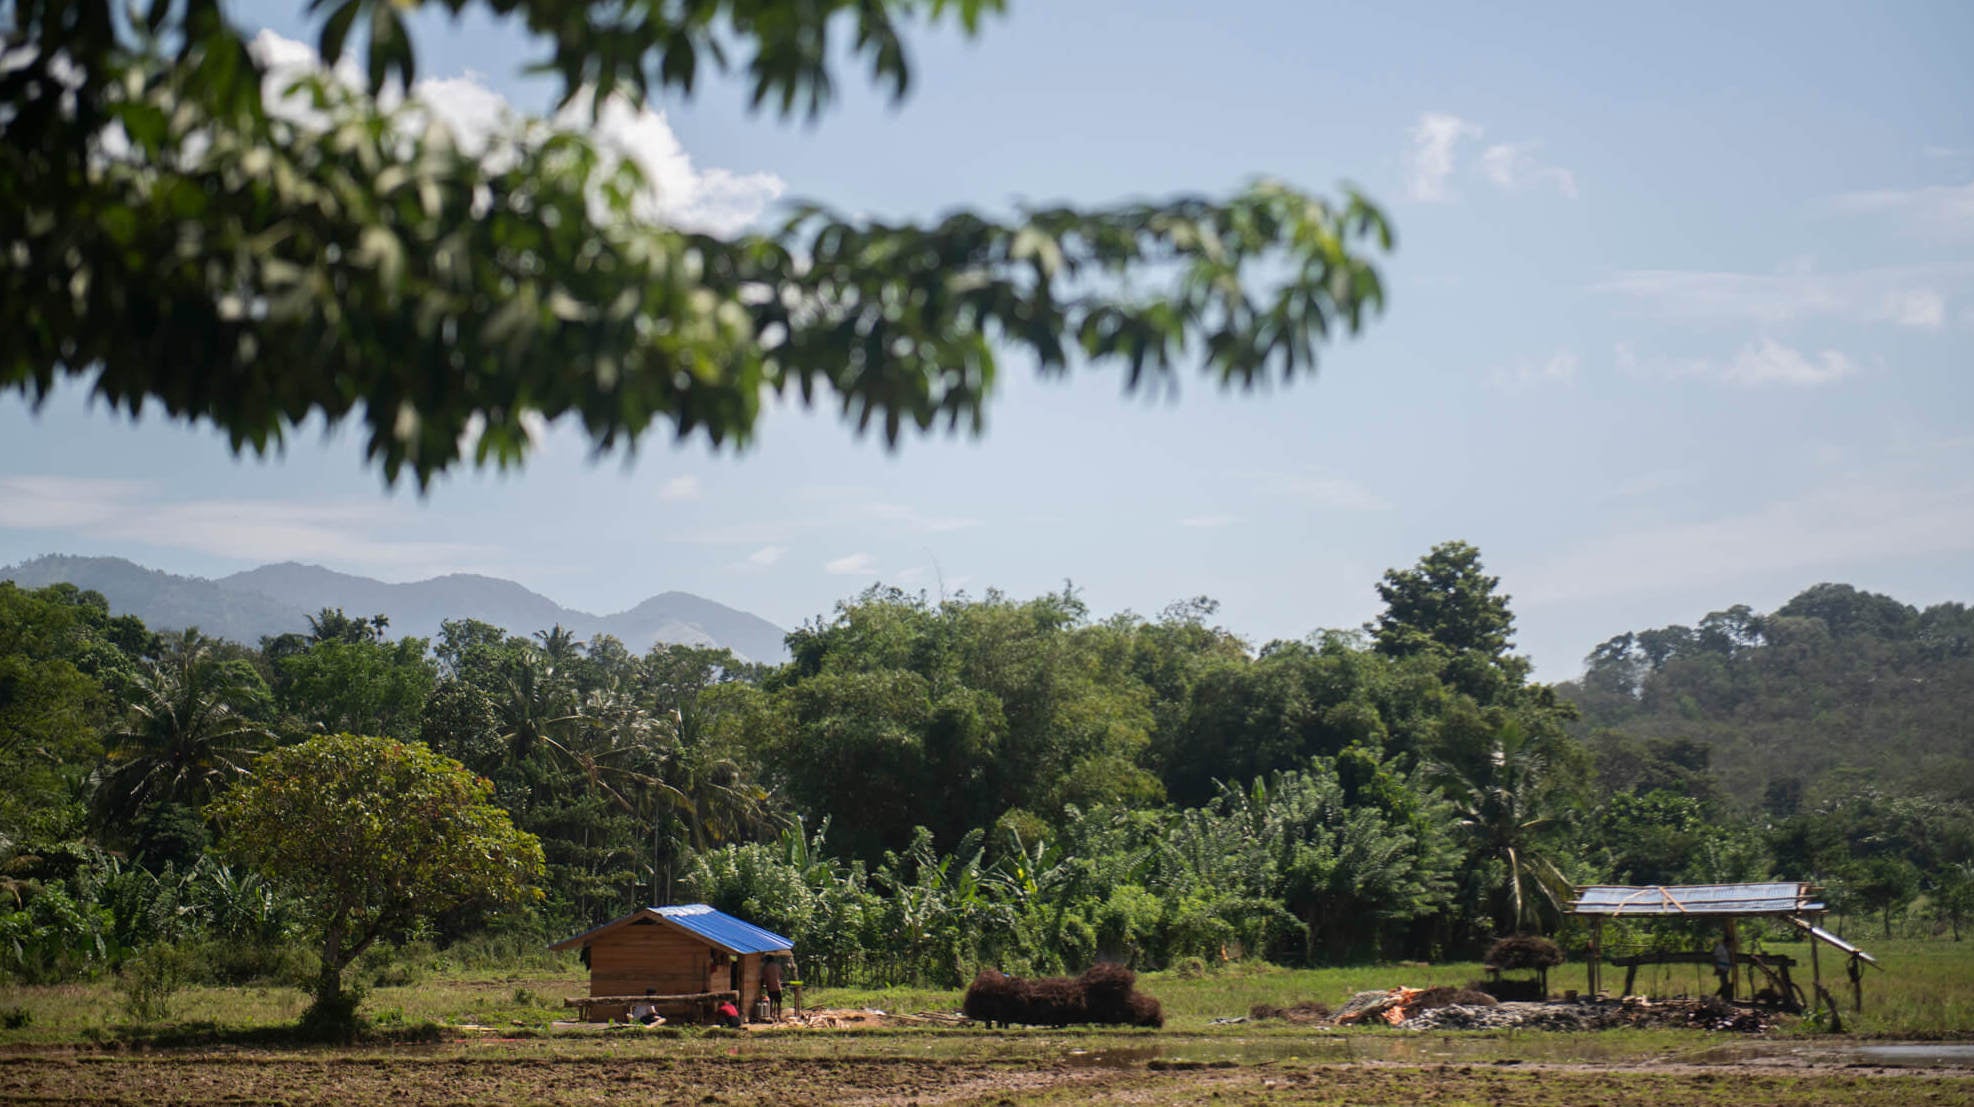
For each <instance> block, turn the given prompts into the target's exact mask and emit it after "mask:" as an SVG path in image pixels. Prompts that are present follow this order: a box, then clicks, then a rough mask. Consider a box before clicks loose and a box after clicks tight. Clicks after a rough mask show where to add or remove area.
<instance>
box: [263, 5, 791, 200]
mask: <svg viewBox="0 0 1974 1107" xmlns="http://www.w3.org/2000/svg"><path fill="white" fill-rule="evenodd" d="M252 49H253V51H254V53H255V56H256V57H258V58H259V59H260V60H261V62H262V64H263V65H265V66H266V67H267V68H268V70H269V73H268V77H267V81H266V86H265V87H266V89H267V91H268V92H269V96H268V99H269V101H270V102H271V103H273V104H274V110H275V111H276V113H277V114H281V115H284V116H286V117H288V118H290V119H294V120H296V121H299V122H311V121H313V120H314V119H315V118H316V116H315V113H314V112H313V110H312V109H310V108H308V107H306V106H304V105H303V104H302V103H301V102H300V101H299V100H298V99H293V98H289V99H287V100H285V101H283V100H282V99H281V97H282V94H283V93H285V91H286V90H287V89H288V87H290V86H291V85H292V84H293V83H294V82H295V81H296V80H297V79H298V78H301V77H303V76H306V75H308V74H309V73H311V72H316V71H319V70H320V69H321V59H320V56H319V55H318V54H317V53H316V52H315V50H314V48H313V47H311V46H309V45H307V44H306V43H301V42H296V41H295V40H293V39H289V38H284V37H282V36H280V35H277V34H275V33H274V32H272V31H266V30H263V31H261V32H260V33H259V34H258V35H256V36H255V38H254V41H253V44H252ZM336 75H337V77H338V79H339V80H341V81H342V82H344V83H345V84H348V85H351V86H352V87H355V86H357V85H359V84H360V83H361V81H360V75H359V74H358V73H357V71H356V69H355V67H354V66H353V65H352V64H351V63H350V62H349V60H348V59H347V58H346V59H345V60H344V62H343V63H342V64H339V65H338V66H337V68H336ZM411 99H412V100H413V101H414V102H415V103H416V104H418V105H419V106H421V107H423V108H424V109H426V110H427V111H429V112H430V113H431V115H432V117H433V118H435V119H436V120H438V121H439V122H441V123H443V124H444V125H445V127H446V129H447V130H448V131H450V132H451V134H452V135H453V140H454V141H455V142H456V143H457V144H458V146H459V148H460V149H462V150H465V151H468V152H469V153H474V154H476V155H477V154H479V153H481V152H483V151H486V150H487V149H488V148H489V147H490V146H491V145H492V139H493V138H494V136H496V135H498V134H502V133H504V132H507V131H510V130H512V129H514V128H515V127H516V126H517V125H518V124H519V121H520V120H521V119H522V118H524V113H522V112H519V111H517V110H516V109H515V108H514V105H513V104H512V103H511V102H510V101H508V100H507V98H506V97H504V96H502V95H501V94H500V93H498V92H496V91H495V90H493V89H492V88H489V87H488V86H487V85H486V83H485V81H484V80H483V79H482V78H481V77H480V76H479V75H478V74H476V73H471V72H469V73H466V74H464V75H462V76H458V77H444V78H436V79H435V78H427V79H424V80H421V81H418V82H417V83H416V84H414V85H413V86H412V91H411ZM592 104H593V102H592V101H591V99H590V98H589V97H588V96H585V95H579V96H577V97H576V98H575V99H574V100H572V101H571V102H570V103H569V105H568V106H567V107H565V108H563V109H562V110H561V111H559V112H557V113H556V115H555V117H554V118H553V120H551V122H552V123H553V124H554V125H555V126H556V127H558V128H560V129H565V130H575V131H587V132H589V136H590V139H591V141H593V142H594V143H595V144H596V145H597V146H598V147H599V148H601V149H603V150H605V151H607V152H611V153H614V154H616V155H617V156H619V157H623V158H626V159H628V160H630V161H631V162H633V163H634V164H636V165H637V167H638V168H639V169H640V170H641V171H642V172H643V173H644V176H645V180H646V183H647V184H648V185H649V189H650V191H649V192H648V194H646V195H645V196H642V197H639V198H638V200H637V202H636V204H635V206H634V210H635V211H636V212H637V214H638V215H639V217H641V218H644V219H650V220H654V221H658V222H664V223H669V224H673V225H676V226H680V227H685V228H689V229H692V230H703V231H707V232H710V233H712V234H721V235H725V234H733V233H735V232H737V231H739V230H741V229H742V228H744V227H746V226H747V225H748V224H749V223H751V222H753V221H754V219H755V218H756V217H758V216H759V215H760V214H761V212H762V211H764V210H766V208H767V207H768V205H770V204H772V203H773V202H774V201H775V200H777V199H779V198H780V197H781V195H782V194H783V193H784V192H785V191H787V188H788V186H787V182H785V181H783V180H782V179H781V178H780V177H778V176H776V175H775V174H772V173H735V172H733V171H732V170H728V169H718V168H707V169H702V168H699V167H698V166H696V165H694V164H693V161H692V157H691V155H689V154H687V153H686V151H685V148H684V147H683V146H681V145H680V144H679V140H678V136H677V135H676V134H674V133H673V131H672V128H671V124H670V123H669V122H668V121H667V120H666V118H665V113H663V112H658V111H652V110H651V109H650V108H648V107H645V106H644V105H642V104H634V103H632V102H630V101H628V100H626V99H624V98H621V97H612V98H610V99H609V100H606V101H605V102H604V103H603V106H602V109H601V110H600V111H595V112H594V113H592Z"/></svg>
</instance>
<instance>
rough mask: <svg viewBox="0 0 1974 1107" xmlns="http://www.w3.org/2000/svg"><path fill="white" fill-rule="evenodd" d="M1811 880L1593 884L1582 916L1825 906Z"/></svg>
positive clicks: (1768, 911) (1770, 911)
mask: <svg viewBox="0 0 1974 1107" xmlns="http://www.w3.org/2000/svg"><path fill="white" fill-rule="evenodd" d="M1814 894H1815V892H1814V890H1813V889H1812V888H1811V887H1810V885H1808V884H1803V883H1799V882H1793V881H1792V882H1774V883H1767V884H1666V885H1656V884H1655V885H1647V886H1645V887H1642V888H1641V887H1632V886H1628V885H1621V884H1593V885H1589V886H1587V887H1584V888H1580V889H1578V890H1577V898H1576V902H1574V903H1572V904H1571V905H1570V911H1571V913H1573V914H1577V915H1689V916H1691V915H1701V916H1709V917H1716V918H1717V917H1720V916H1724V915H1793V914H1796V913H1798V912H1814V911H1821V910H1823V904H1821V903H1816V902H1813V901H1812V900H1811V897H1812V896H1813V895H1814Z"/></svg>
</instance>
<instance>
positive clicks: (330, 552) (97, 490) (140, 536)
mask: <svg viewBox="0 0 1974 1107" xmlns="http://www.w3.org/2000/svg"><path fill="white" fill-rule="evenodd" d="M162 488H163V486H162V485H161V484H158V483H156V482H148V481H117V480H87V479H79V478H69V477H5V478H0V526H8V527H14V528H18V529H21V530H52V531H62V532H67V533H69V534H72V535H76V536H80V537H85V538H93V539H99V540H112V541H119V542H139V543H144V544H146V545H152V546H162V547H166V548H169V549H180V550H193V551H197V552H199V553H205V554H211V555H213V556H216V557H224V558H228V559H233V560H244V561H320V562H336V563H341V564H347V565H357V566H362V567H364V568H367V569H383V570H394V571H398V572H407V573H410V572H447V571H454V570H458V569H461V568H463V567H464V566H465V563H467V562H470V561H476V560H479V559H482V558H485V557H487V556H489V555H490V554H491V552H492V551H490V550H488V549H487V548H485V547H481V546H474V545H468V544H464V543H455V542H423V541H406V540H400V539H395V538H391V537H390V536H389V535H390V532H391V531H392V530H394V529H396V528H397V526H398V525H399V519H398V518H397V516H398V509H397V508H395V507H394V506H393V505H391V504H388V503H384V504H379V503H373V502H370V501H352V502H310V501H290V500H179V501H168V500H161V499H160V498H159V493H160V491H161V490H162Z"/></svg>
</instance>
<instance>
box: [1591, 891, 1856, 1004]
mask: <svg viewBox="0 0 1974 1107" xmlns="http://www.w3.org/2000/svg"><path fill="white" fill-rule="evenodd" d="M1816 896H1817V889H1816V888H1815V886H1813V885H1810V884H1804V883H1801V882H1799V881H1773V882H1768V883H1762V884H1652V885H1645V886H1642V887H1641V886H1633V885H1624V884H1591V885H1585V886H1583V887H1581V888H1578V889H1577V896H1576V899H1575V900H1573V901H1571V903H1570V913H1571V914H1572V915H1582V916H1586V917H1588V918H1589V919H1590V958H1589V966H1588V967H1589V983H1590V991H1591V994H1593V995H1595V994H1597V993H1599V992H1601V991H1602V990H1603V978H1602V962H1603V945H1604V920H1605V919H1607V918H1654V917H1656V918H1689V919H1719V920H1721V927H1722V931H1723V936H1722V940H1723V941H1724V942H1725V943H1726V945H1727V952H1728V962H1729V964H1730V965H1731V967H1732V971H1731V972H1730V975H1729V978H1728V979H1729V988H1730V990H1737V986H1736V985H1735V983H1734V981H1735V980H1736V978H1738V977H1739V976H1740V975H1741V974H1742V973H1743V972H1745V973H1746V974H1747V977H1748V994H1753V992H1754V991H1755V989H1754V987H1753V983H1754V974H1755V973H1756V972H1760V973H1762V974H1763V975H1764V976H1766V977H1767V979H1768V981H1769V983H1770V985H1771V986H1772V987H1773V989H1774V990H1775V992H1776V994H1777V995H1778V996H1780V997H1781V1000H1782V1002H1783V1004H1784V1005H1787V1006H1791V1007H1794V1008H1797V1009H1800V1008H1803V1007H1807V1006H1809V1004H1808V1003H1806V1002H1805V997H1804V996H1803V995H1802V990H1801V989H1800V988H1799V987H1797V986H1796V984H1795V983H1794V982H1793V981H1792V980H1791V979H1790V977H1789V970H1790V969H1791V968H1793V967H1794V966H1795V964H1796V962H1795V961H1794V959H1792V958H1789V957H1784V956H1780V955H1765V956H1756V955H1754V954H1751V953H1745V952H1743V951H1742V949H1741V941H1740V932H1739V929H1738V928H1737V927H1736V925H1735V923H1736V921H1737V920H1739V919H1744V918H1775V919H1781V920H1783V921H1785V922H1787V923H1789V924H1790V925H1792V926H1794V927H1796V928H1797V929H1798V930H1800V931H1802V932H1803V933H1804V935H1805V936H1807V937H1808V938H1809V940H1810V973H1811V987H1812V988H1813V989H1814V993H1815V994H1820V995H1824V996H1827V994H1828V993H1825V992H1823V969H1822V965H1821V963H1820V961H1819V960H1818V958H1817V947H1818V945H1819V944H1823V945H1829V946H1830V947H1832V948H1833V949H1835V950H1837V951H1838V952H1840V953H1842V954H1844V955H1845V956H1847V957H1849V958H1850V976H1851V985H1852V988H1853V990H1854V993H1855V999H1854V1004H1856V1005H1862V1003H1863V992H1862V989H1861V987H1860V985H1859V977H1860V974H1861V966H1862V965H1863V964H1871V965H1874V966H1875V965H1877V964H1878V962H1877V960H1876V959H1875V958H1873V957H1872V956H1871V955H1870V954H1868V953H1866V952H1864V951H1863V950H1861V949H1858V948H1857V947H1856V946H1853V945H1851V944H1849V943H1848V942H1845V941H1843V940H1841V939H1839V938H1837V937H1836V936H1835V935H1833V934H1831V933H1830V932H1829V931H1826V930H1824V929H1823V928H1822V927H1821V926H1819V925H1818V923H1819V922H1820V921H1821V920H1822V918H1823V912H1824V910H1825V908H1824V905H1823V904H1821V903H1819V902H1817V901H1816ZM1713 959H1714V958H1713V955H1712V953H1710V952H1707V951H1699V952H1691V953H1652V954H1644V955H1639V956H1632V957H1613V958H1611V963H1612V964H1614V965H1622V966H1624V968H1625V970H1626V971H1625V982H1624V991H1625V992H1626V993H1630V991H1631V986H1632V984H1633V982H1634V981H1635V979H1636V977H1637V974H1638V966H1640V965H1644V964H1666V963H1671V962H1689V961H1691V962H1707V961H1712V960H1713ZM1728 998H1733V996H1732V995H1731V994H1730V995H1729V997H1728ZM1830 1007H1831V1009H1832V1011H1833V1013H1834V1009H1835V1007H1836V1004H1835V1003H1834V1002H1831V1003H1830Z"/></svg>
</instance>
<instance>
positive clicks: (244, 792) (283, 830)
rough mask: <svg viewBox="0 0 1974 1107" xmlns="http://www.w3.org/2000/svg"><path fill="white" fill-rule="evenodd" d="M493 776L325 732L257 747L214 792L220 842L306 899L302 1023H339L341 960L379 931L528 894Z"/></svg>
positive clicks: (520, 836) (522, 851)
mask: <svg viewBox="0 0 1974 1107" xmlns="http://www.w3.org/2000/svg"><path fill="white" fill-rule="evenodd" d="M492 791H493V790H492V787H491V785H490V784H489V783H488V782H487V781H486V780H484V779H482V778H479V777H475V776H474V775H473V774H471V773H469V772H467V771H466V770H465V768H463V767H462V766H461V765H460V764H459V763H458V762H457V761H453V760H452V759H450V758H446V757H442V756H440V755H438V754H435V753H433V752H432V751H431V750H430V749H428V748H426V747H425V746H423V745H419V744H415V743H414V744H406V743H403V742H397V741H393V740H391V739H388V738H364V737H358V736H356V735H351V734H338V735H330V736H325V737H321V738H314V739H310V740H309V741H307V742H304V743H302V744H301V745H297V746H288V747H284V748H282V749H279V750H276V751H274V752H273V753H270V754H267V755H266V756H264V757H262V758H261V759H260V760H259V761H258V762H256V763H255V765H254V773H253V776H252V778H251V779H250V780H247V781H244V782H242V783H240V784H238V785H236V786H235V787H234V788H232V789H231V790H229V791H228V792H227V793H226V794H225V795H223V796H221V797H220V798H219V799H218V800H217V801H215V802H214V803H213V805H212V806H211V808H210V814H211V815H212V816H213V817H214V818H215V820H216V821H217V822H218V823H219V824H220V826H221V827H222V830H223V834H224V844H225V849H226V850H227V852H228V853H230V854H231V855H232V856H234V857H237V858H238V859H240V860H241V861H244V862H246V863H247V864H249V865H251V866H253V868H254V869H255V870H256V871H258V872H260V873H262V874H264V875H265V876H266V877H267V878H268V879H270V880H272V881H274V882H276V883H277V884H279V885H280V886H282V887H284V888H286V889H289V890H291V891H292V892H293V893H294V894H295V895H296V896H297V898H299V899H301V900H302V901H303V902H304V903H306V904H307V905H308V907H309V909H310V911H311V913H312V916H313V918H314V920H315V925H316V926H317V927H318V928H319V931H318V932H319V934H320V936H321V950H322V969H321V974H320V975H319V976H318V977H317V979H316V981H315V982H314V986H313V988H312V992H313V995H314V1003H313V1005H312V1006H311V1008H310V1011H311V1014H310V1016H309V1018H308V1019H307V1020H305V1021H312V1022H314V1023H316V1024H318V1025H321V1026H323V1027H324V1028H325V1029H330V1030H334V1029H337V1028H339V1027H347V1026H348V1025H350V1024H351V1022H352V1018H353V1015H354V1003H353V1002H351V1001H350V1000H349V999H347V998H346V997H345V995H344V992H343V971H344V970H345V969H347V968H348V967H349V965H350V963H351V962H353V961H354V960H355V959H356V958H357V957H358V956H359V955H361V954H362V953H363V951H364V950H366V949H368V948H369V947H370V945H371V944H372V943H373V942H375V941H376V940H377V939H378V938H379V937H382V936H384V935H386V934H389V933H392V932H393V931H397V930H401V929H403V928H405V927H408V926H410V925H412V924H413V923H414V922H416V921H417V920H419V919H425V918H432V917H434V916H437V915H439V914H442V913H444V912H448V911H455V910H458V909H460V908H462V907H468V906H473V907H497V906H502V905H506V904H511V903H518V902H522V901H525V900H526V899H527V898H529V897H530V896H531V895H534V894H538V893H536V891H535V889H534V886H533V885H534V881H535V880H537V879H538V878H539V877H540V875H541V872H542V851H541V844H540V843H539V842H538V841H536V839H535V837H534V836H533V835H531V834H527V833H525V832H522V831H519V830H516V829H515V828H514V825H513V824H512V823H511V822H510V821H509V820H508V817H507V813H506V812H505V811H502V810H501V809H499V808H498V807H495V806H493V805H492V804H491V803H490V802H489V800H490V799H491V797H492Z"/></svg>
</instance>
